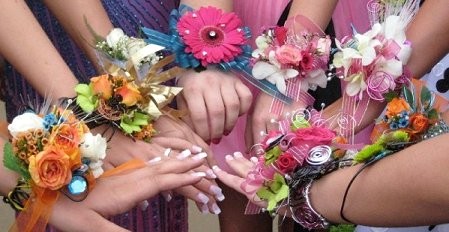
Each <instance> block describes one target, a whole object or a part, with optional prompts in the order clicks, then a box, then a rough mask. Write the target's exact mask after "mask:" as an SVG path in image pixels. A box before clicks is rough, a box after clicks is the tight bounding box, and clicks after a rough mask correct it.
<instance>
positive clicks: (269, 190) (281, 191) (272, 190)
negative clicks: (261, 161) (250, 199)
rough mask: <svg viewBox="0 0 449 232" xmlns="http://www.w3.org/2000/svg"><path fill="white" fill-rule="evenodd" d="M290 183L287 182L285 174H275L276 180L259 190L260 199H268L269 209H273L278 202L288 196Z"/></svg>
mask: <svg viewBox="0 0 449 232" xmlns="http://www.w3.org/2000/svg"><path fill="white" fill-rule="evenodd" d="M288 191H289V188H288V185H287V184H286V183H285V179H284V177H283V176H281V175H279V174H278V173H275V174H274V180H273V181H272V182H271V183H270V185H269V186H266V187H262V188H261V189H259V191H257V196H258V197H260V199H263V200H266V201H268V207H267V210H268V211H273V209H274V208H275V207H276V205H277V203H278V202H281V201H282V200H284V199H285V198H287V197H288Z"/></svg>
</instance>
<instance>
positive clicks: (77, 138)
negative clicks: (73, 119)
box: [50, 123, 85, 165]
mask: <svg viewBox="0 0 449 232" xmlns="http://www.w3.org/2000/svg"><path fill="white" fill-rule="evenodd" d="M84 129H85V127H84V126H83V125H82V123H81V124H80V123H77V124H66V123H64V124H61V125H59V126H57V127H55V128H54V129H53V131H52V134H51V135H50V144H52V145H53V146H55V147H57V148H58V149H60V150H62V151H63V152H64V153H65V154H67V155H68V156H69V158H70V161H71V163H72V165H77V164H80V163H81V158H80V155H79V148H78V145H79V144H80V142H81V137H82V135H83V134H84Z"/></svg>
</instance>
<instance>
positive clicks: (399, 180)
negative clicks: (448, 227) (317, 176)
mask: <svg viewBox="0 0 449 232" xmlns="http://www.w3.org/2000/svg"><path fill="white" fill-rule="evenodd" d="M448 139H449V135H448V134H446V135H441V136H439V137H436V138H434V139H431V140H427V141H424V142H421V143H419V144H417V145H414V146H413V147H411V148H408V149H405V150H403V151H401V152H398V153H397V154H394V155H392V156H391V157H387V158H385V159H383V160H380V161H379V162H377V163H375V164H374V165H372V166H370V167H368V168H366V169H365V170H364V171H362V173H361V174H360V175H359V176H358V177H357V178H356V180H355V181H354V183H353V185H352V187H351V188H350V191H349V194H348V197H347V201H346V205H345V208H344V209H345V210H344V215H345V216H346V217H347V218H348V219H349V220H351V221H352V222H354V223H356V224H362V225H372V226H409V225H410V226H412V225H431V224H439V223H444V222H448V221H449V213H448V209H449V197H448V196H449V188H447V183H449V175H447V163H448V162H449V156H448V154H447V151H448V149H449V144H448V143H447V140H448ZM430 148H431V149H430ZM359 168H360V165H358V166H355V167H351V168H347V169H343V170H339V171H336V172H334V173H331V174H329V175H327V176H325V177H324V178H322V179H321V180H318V181H316V182H315V183H314V184H313V185H312V189H311V200H312V205H313V206H314V207H315V209H317V211H318V212H320V213H321V214H323V215H324V216H325V217H326V218H328V219H329V220H331V221H334V222H342V219H341V218H340V215H339V212H340V206H341V203H342V200H343V194H344V191H345V190H346V187H347V186H348V183H349V180H350V179H351V178H352V176H353V175H354V174H355V172H356V171H357V170H358V169H359Z"/></svg>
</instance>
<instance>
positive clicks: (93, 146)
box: [80, 132, 107, 162]
mask: <svg viewBox="0 0 449 232" xmlns="http://www.w3.org/2000/svg"><path fill="white" fill-rule="evenodd" d="M106 145H107V144H106V139H105V138H103V137H102V136H101V135H100V134H97V135H95V136H94V135H93V134H92V133H90V132H89V133H85V134H84V137H83V141H82V142H81V145H80V151H81V155H82V157H83V158H88V159H90V160H91V161H92V162H96V161H98V160H100V159H104V158H105V157H106Z"/></svg>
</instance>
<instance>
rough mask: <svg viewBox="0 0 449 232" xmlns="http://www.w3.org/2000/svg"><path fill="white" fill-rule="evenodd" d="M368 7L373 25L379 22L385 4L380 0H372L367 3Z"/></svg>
mask: <svg viewBox="0 0 449 232" xmlns="http://www.w3.org/2000/svg"><path fill="white" fill-rule="evenodd" d="M366 8H367V10H368V17H369V21H370V25H371V26H372V25H374V24H376V23H378V22H379V17H380V15H381V12H383V11H384V6H383V5H382V4H381V3H380V2H379V0H370V1H369V2H368V3H367V4H366Z"/></svg>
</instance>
